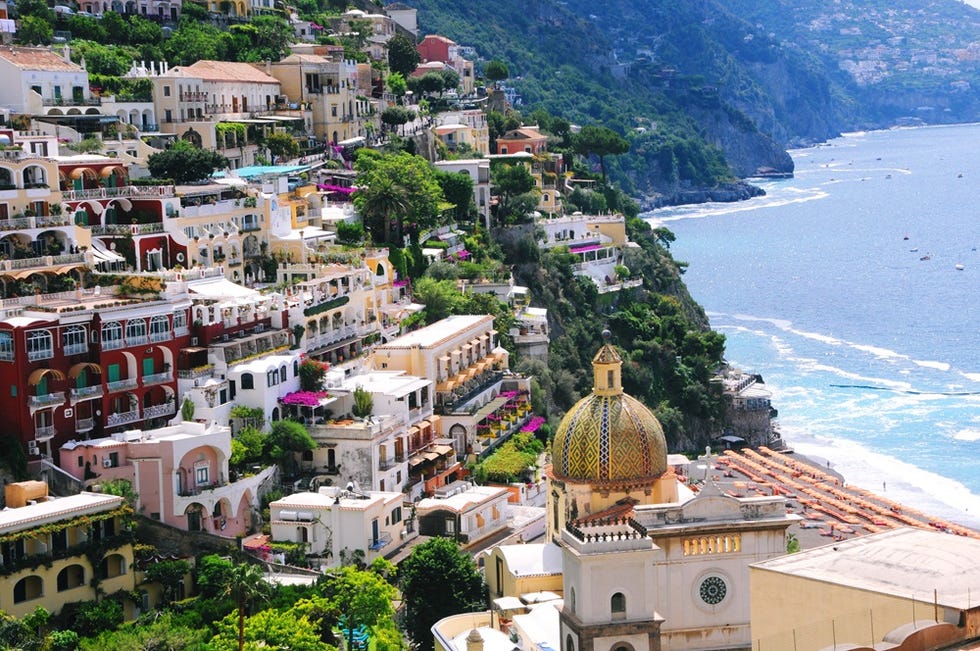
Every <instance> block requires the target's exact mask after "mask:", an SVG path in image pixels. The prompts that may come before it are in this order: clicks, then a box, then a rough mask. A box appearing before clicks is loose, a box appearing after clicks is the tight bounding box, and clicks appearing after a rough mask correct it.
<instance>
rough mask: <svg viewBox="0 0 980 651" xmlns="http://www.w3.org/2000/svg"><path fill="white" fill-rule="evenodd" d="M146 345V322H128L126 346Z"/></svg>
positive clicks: (133, 320)
mask: <svg viewBox="0 0 980 651" xmlns="http://www.w3.org/2000/svg"><path fill="white" fill-rule="evenodd" d="M145 343H146V321H144V320H143V319H130V320H129V321H127V322H126V345H128V346H141V345H143V344H145Z"/></svg>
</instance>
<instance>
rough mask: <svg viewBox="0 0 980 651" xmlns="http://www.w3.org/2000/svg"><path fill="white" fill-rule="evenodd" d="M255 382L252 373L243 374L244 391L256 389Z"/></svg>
mask: <svg viewBox="0 0 980 651" xmlns="http://www.w3.org/2000/svg"><path fill="white" fill-rule="evenodd" d="M254 388H255V382H254V380H253V379H252V374H251V373H242V389H254Z"/></svg>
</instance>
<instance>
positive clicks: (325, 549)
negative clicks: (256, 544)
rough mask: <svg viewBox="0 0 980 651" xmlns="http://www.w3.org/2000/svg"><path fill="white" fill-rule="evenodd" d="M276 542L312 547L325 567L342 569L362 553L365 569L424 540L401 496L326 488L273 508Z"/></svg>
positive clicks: (296, 495) (311, 551) (292, 497)
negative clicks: (413, 541) (406, 545)
mask: <svg viewBox="0 0 980 651" xmlns="http://www.w3.org/2000/svg"><path fill="white" fill-rule="evenodd" d="M269 510H270V517H271V520H272V539H273V540H274V541H280V542H298V543H306V544H307V545H308V548H307V553H308V555H311V556H314V557H316V556H318V557H320V559H321V567H324V568H326V567H337V566H339V565H341V564H342V563H343V562H344V560H349V559H350V558H352V555H354V554H356V553H357V552H360V553H361V554H363V560H364V562H365V563H368V564H370V563H371V561H373V560H374V559H375V558H378V557H379V556H387V555H389V554H391V553H392V552H394V551H395V550H396V549H398V548H399V547H400V546H401V545H403V544H404V543H405V542H407V541H408V540H410V539H411V538H414V537H415V536H417V535H418V534H417V533H416V532H415V531H414V527H413V526H412V525H413V523H412V521H411V520H410V519H409V515H410V512H409V510H408V509H407V508H406V507H405V504H404V495H402V493H400V492H385V491H367V492H361V491H359V490H357V489H356V487H354V486H353V485H350V486H348V487H347V488H342V487H339V486H324V487H321V488H320V490H319V491H318V492H316V493H294V494H292V495H289V496H288V497H284V498H282V499H280V500H276V501H275V502H272V503H270V504H269Z"/></svg>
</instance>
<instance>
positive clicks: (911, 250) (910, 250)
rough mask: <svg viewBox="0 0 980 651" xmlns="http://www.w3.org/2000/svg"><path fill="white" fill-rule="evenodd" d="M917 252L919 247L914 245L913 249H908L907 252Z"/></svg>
mask: <svg viewBox="0 0 980 651" xmlns="http://www.w3.org/2000/svg"><path fill="white" fill-rule="evenodd" d="M918 252H919V247H915V248H914V249H909V253H918Z"/></svg>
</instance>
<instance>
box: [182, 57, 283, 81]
mask: <svg viewBox="0 0 980 651" xmlns="http://www.w3.org/2000/svg"><path fill="white" fill-rule="evenodd" d="M180 70H181V71H183V72H184V73H185V74H189V75H192V76H195V77H200V78H201V79H204V80H206V81H244V82H248V83H252V84H278V83H279V80H278V79H276V78H275V77H272V76H269V75H267V74H265V73H264V72H262V71H261V70H259V69H258V68H256V67H255V66H253V65H252V64H250V63H237V62H234V61H207V60H203V61H198V62H197V63H194V64H193V65H189V66H182V67H181V68H180Z"/></svg>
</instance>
